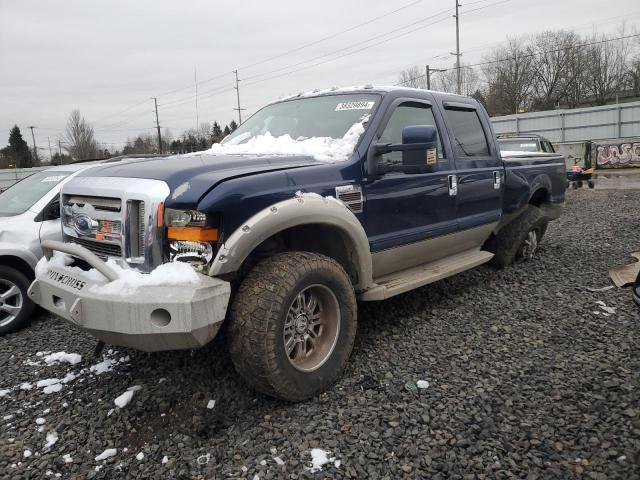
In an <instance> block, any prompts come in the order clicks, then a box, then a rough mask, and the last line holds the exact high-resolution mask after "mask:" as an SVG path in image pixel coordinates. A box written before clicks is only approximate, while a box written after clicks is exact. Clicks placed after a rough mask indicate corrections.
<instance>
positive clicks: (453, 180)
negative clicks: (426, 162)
mask: <svg viewBox="0 0 640 480" xmlns="http://www.w3.org/2000/svg"><path fill="white" fill-rule="evenodd" d="M447 178H448V181H449V196H450V197H455V196H456V195H458V177H457V176H456V175H449V176H448V177H447Z"/></svg>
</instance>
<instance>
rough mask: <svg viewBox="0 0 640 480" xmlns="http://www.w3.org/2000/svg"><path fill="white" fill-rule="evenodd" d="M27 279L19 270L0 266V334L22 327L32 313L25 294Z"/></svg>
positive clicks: (32, 306)
mask: <svg viewBox="0 0 640 480" xmlns="http://www.w3.org/2000/svg"><path fill="white" fill-rule="evenodd" d="M28 288H29V279H28V278H27V277H26V276H25V275H24V274H23V273H22V272H20V271H18V270H16V269H14V268H11V267H4V266H0V335H4V334H5V333H9V332H14V331H16V330H18V329H20V328H22V327H24V326H25V325H26V324H27V323H28V322H29V318H30V317H31V314H32V313H33V308H34V305H33V302H32V301H31V300H30V299H29V297H28V296H27V289H28Z"/></svg>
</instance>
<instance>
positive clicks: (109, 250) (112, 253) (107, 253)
mask: <svg viewBox="0 0 640 480" xmlns="http://www.w3.org/2000/svg"><path fill="white" fill-rule="evenodd" d="M68 240H69V241H70V242H72V243H77V244H78V245H82V246H83V247H85V248H86V249H87V250H90V251H92V252H93V253H95V254H96V255H97V256H99V257H101V258H104V259H106V258H107V257H120V256H121V255H122V250H121V249H120V245H115V244H113V243H106V242H101V241H95V240H87V239H85V238H77V237H68Z"/></svg>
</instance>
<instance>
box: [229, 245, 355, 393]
mask: <svg viewBox="0 0 640 480" xmlns="http://www.w3.org/2000/svg"><path fill="white" fill-rule="evenodd" d="M356 310H357V308H356V298H355V293H354V291H353V287H352V285H351V282H350V280H349V277H348V275H347V274H346V272H345V271H344V269H343V268H342V267H341V266H340V264H338V263H337V262H336V261H335V260H333V259H331V258H328V257H326V256H324V255H319V254H316V253H307V252H287V253H280V254H277V255H274V256H273V257H271V258H270V259H268V260H265V261H264V262H262V263H260V264H258V265H257V266H256V267H255V268H254V269H253V270H252V271H251V272H249V274H248V275H247V277H246V278H245V279H244V281H243V282H242V284H241V285H240V287H239V288H238V291H237V293H236V295H235V298H234V301H233V305H232V307H231V311H230V313H229V350H230V353H231V359H232V360H233V363H234V365H235V367H236V370H237V371H238V373H239V374H240V375H241V376H242V377H243V378H244V379H245V380H246V381H247V382H248V383H250V384H251V385H252V386H253V387H255V388H256V389H257V390H259V391H261V392H263V393H266V394H267V395H271V396H274V397H278V398H281V399H284V400H290V401H300V400H304V399H306V398H309V397H311V396H313V395H315V394H317V393H319V392H321V391H323V390H325V389H327V388H328V387H329V386H330V385H331V384H332V383H333V382H334V381H335V380H336V379H337V378H338V376H339V375H340V374H341V373H342V370H343V369H344V367H345V365H346V363H347V360H348V359H349V355H350V354H351V349H352V348H353V342H354V339H355V334H356V325H357V313H356Z"/></svg>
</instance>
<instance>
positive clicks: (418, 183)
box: [364, 99, 457, 277]
mask: <svg viewBox="0 0 640 480" xmlns="http://www.w3.org/2000/svg"><path fill="white" fill-rule="evenodd" d="M389 110H390V112H389V113H388V114H387V120H386V121H383V122H382V126H381V127H380V129H379V130H378V133H377V139H374V142H377V143H392V144H400V143H402V129H403V128H404V127H407V126H412V125H435V126H436V129H438V127H439V126H440V125H441V124H442V120H441V118H440V116H439V115H440V113H439V112H437V111H436V110H435V109H433V108H432V105H431V103H430V102H428V101H421V100H414V99H399V100H396V102H395V103H394V105H392V107H391V108H390V109H389ZM426 153H427V152H426V150H425V152H424V158H425V163H428V164H429V165H428V168H425V169H424V170H423V171H422V172H420V173H406V172H403V171H402V169H401V167H402V161H403V155H402V152H392V153H388V154H384V155H381V156H380V157H379V158H378V161H379V162H381V163H382V164H384V165H385V167H386V172H385V173H384V174H382V175H376V176H373V177H371V178H365V180H364V193H365V200H366V201H365V210H364V213H365V216H364V224H365V230H366V232H367V236H368V237H369V244H370V247H371V251H372V253H373V260H374V265H373V266H374V277H378V276H380V275H384V274H386V273H391V272H393V271H398V270H402V269H405V268H408V267H410V266H413V265H419V264H422V263H425V262H427V261H430V260H432V259H434V257H436V256H437V255H438V252H442V249H431V248H428V245H426V244H425V242H428V241H429V240H431V239H434V238H436V237H442V236H446V235H448V234H452V233H454V232H455V231H456V230H457V222H456V199H455V196H453V195H451V194H450V189H449V180H450V179H449V177H450V176H451V175H454V174H455V171H454V167H453V161H452V160H451V159H450V158H448V155H447V153H446V151H445V149H443V144H442V137H441V135H438V148H437V158H435V159H434V158H433V157H431V158H429V159H428V158H427V155H426Z"/></svg>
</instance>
